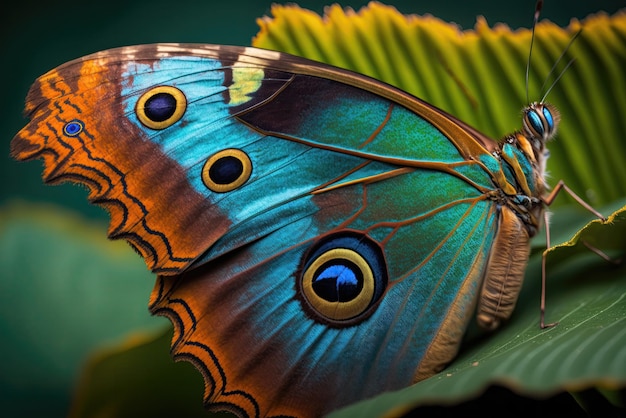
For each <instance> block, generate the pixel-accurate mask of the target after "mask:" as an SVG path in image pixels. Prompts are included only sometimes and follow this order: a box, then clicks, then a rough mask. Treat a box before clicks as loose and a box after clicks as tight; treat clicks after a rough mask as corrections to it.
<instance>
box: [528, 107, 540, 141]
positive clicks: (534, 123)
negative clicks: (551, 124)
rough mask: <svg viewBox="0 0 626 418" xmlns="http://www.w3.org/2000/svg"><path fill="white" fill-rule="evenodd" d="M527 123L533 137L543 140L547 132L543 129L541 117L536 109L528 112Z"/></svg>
mask: <svg viewBox="0 0 626 418" xmlns="http://www.w3.org/2000/svg"><path fill="white" fill-rule="evenodd" d="M526 121H527V126H528V127H529V128H530V132H531V133H532V136H533V137H535V138H543V136H544V131H545V130H544V128H543V123H542V121H541V117H539V114H538V113H537V111H536V110H535V109H529V110H528V111H527V112H526Z"/></svg>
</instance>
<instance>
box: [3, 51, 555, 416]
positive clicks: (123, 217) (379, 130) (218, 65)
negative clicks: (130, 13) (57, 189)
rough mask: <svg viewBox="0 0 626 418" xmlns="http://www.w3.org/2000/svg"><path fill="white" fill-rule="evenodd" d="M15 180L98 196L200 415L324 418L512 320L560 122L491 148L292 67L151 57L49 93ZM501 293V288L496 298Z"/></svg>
mask: <svg viewBox="0 0 626 418" xmlns="http://www.w3.org/2000/svg"><path fill="white" fill-rule="evenodd" d="M26 112H27V114H28V115H29V116H30V118H31V122H30V123H29V124H28V125H27V126H26V127H25V128H23V129H22V130H21V131H20V132H19V133H18V134H17V135H16V136H15V138H14V139H13V142H12V155H13V156H14V157H15V158H17V159H19V160H27V159H33V158H39V157H40V158H43V159H44V163H45V164H44V166H45V168H44V173H43V176H44V179H45V181H47V182H59V181H63V180H70V181H74V182H79V183H84V184H86V185H87V186H89V188H90V190H91V193H90V196H89V198H90V200H91V201H92V202H93V203H96V204H99V205H102V206H104V207H105V208H107V209H108V210H109V212H110V214H111V225H110V230H109V235H110V237H111V238H124V239H126V240H128V241H129V242H130V243H131V244H132V246H133V247H134V248H136V249H137V251H138V252H139V253H140V254H141V255H142V256H143V257H144V258H145V261H146V263H147V265H148V266H149V268H151V269H152V270H153V271H154V272H156V273H158V274H159V276H158V278H157V282H156V286H155V288H154V291H153V293H152V296H151V301H150V309H151V311H152V312H153V313H154V314H158V315H165V316H167V317H168V318H170V319H171V320H172V322H173V324H174V327H175V338H174V341H173V343H172V344H173V353H174V356H175V357H176V358H177V359H184V360H188V361H190V362H192V363H193V364H195V365H196V366H197V367H198V369H200V371H201V372H202V374H203V375H204V378H205V381H206V393H205V397H206V402H207V405H208V407H209V408H212V409H216V410H227V411H232V412H235V413H237V414H240V415H244V416H245V415H248V416H264V415H281V416H290V415H296V416H316V415H320V414H323V413H325V412H328V411H330V410H333V409H335V408H338V407H340V406H342V405H346V404H348V403H351V402H354V401H356V400H359V399H363V398H366V397H369V396H372V395H374V394H377V393H380V392H382V391H385V390H391V389H395V388H400V387H404V386H407V385H410V384H412V383H413V382H416V381H419V380H422V379H424V378H426V377H428V376H431V375H433V374H434V373H436V372H437V371H439V370H441V369H442V368H443V367H444V366H445V365H446V364H447V363H448V362H449V361H450V360H451V359H452V358H453V357H454V356H455V355H456V353H457V350H458V347H459V344H460V342H461V339H462V336H463V334H464V332H465V329H466V327H467V325H468V323H469V322H470V320H471V319H472V318H473V317H474V316H476V317H477V319H478V322H479V324H480V325H482V326H483V327H485V328H488V329H494V328H496V327H497V326H498V325H499V324H500V323H501V322H502V321H504V320H506V319H507V318H508V317H509V315H510V314H511V312H512V310H513V308H514V305H515V302H516V299H517V295H518V292H519V289H520V287H521V283H522V278H523V274H524V269H525V266H526V263H527V260H528V256H529V248H530V246H529V239H530V238H531V237H532V236H533V235H535V233H536V232H537V229H538V228H539V225H540V221H541V217H542V214H543V212H544V206H545V205H546V204H549V203H550V202H551V201H552V199H553V198H554V196H555V194H556V192H557V191H558V190H559V189H560V188H561V184H559V186H558V187H557V188H555V189H554V190H553V192H552V193H550V194H549V195H547V196H546V190H547V185H546V182H545V179H544V169H545V163H546V158H547V155H548V154H547V151H546V147H545V144H546V142H547V141H548V140H549V139H550V138H551V137H552V136H553V135H554V134H555V132H556V127H557V124H558V121H559V117H558V113H557V112H556V110H555V109H554V108H553V107H552V106H550V105H548V104H545V103H533V104H531V105H529V106H528V107H527V108H526V109H524V112H523V126H522V130H521V131H519V132H516V133H513V134H511V135H508V136H506V137H505V138H504V140H502V141H499V142H496V141H494V140H492V139H490V138H488V137H486V136H485V135H482V134H481V133H479V132H478V131H476V130H475V129H473V128H471V127H469V126H468V125H466V124H465V123H463V122H461V121H459V120H457V119H456V118H454V117H453V116H451V115H449V114H447V113H445V112H443V111H441V110H439V109H437V108H435V107H433V106H431V105H429V104H428V103H425V102H423V101H421V100H420V99H417V98H415V97H413V96H411V95H409V94H407V93H405V92H403V91H400V90H398V89H396V88H393V87H390V86H389V85H386V84H383V83H381V82H379V81H376V80H373V79H370V78H367V77H365V76H362V75H358V74H355V73H352V72H349V71H345V70H341V69H338V68H335V67H331V66H327V65H323V64H319V63H316V62H312V61H308V60H305V59H302V58H297V57H294V56H290V55H287V54H283V53H278V52H272V51H266V50H259V49H254V48H243V47H233V46H216V45H190V44H188V45H184V44H154V45H143V46H134V47H125V48H118V49H112V50H108V51H104V52H99V53H96V54H93V55H89V56H87V57H84V58H81V59H78V60H74V61H71V62H69V63H66V64H64V65H62V66H60V67H58V68H56V69H54V70H52V71H50V72H48V73H47V74H45V75H43V76H41V77H40V78H39V79H38V80H37V81H36V82H35V83H34V85H33V86H32V88H31V90H30V92H29V94H28V98H27V103H26ZM505 284H506V286H505Z"/></svg>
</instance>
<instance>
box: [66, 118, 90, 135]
mask: <svg viewBox="0 0 626 418" xmlns="http://www.w3.org/2000/svg"><path fill="white" fill-rule="evenodd" d="M83 129H85V124H84V123H83V122H82V121H80V120H78V119H74V120H72V121H69V122H68V123H66V124H65V126H64V127H63V133H64V134H65V135H67V136H76V135H78V134H80V133H81V132H82V131H83Z"/></svg>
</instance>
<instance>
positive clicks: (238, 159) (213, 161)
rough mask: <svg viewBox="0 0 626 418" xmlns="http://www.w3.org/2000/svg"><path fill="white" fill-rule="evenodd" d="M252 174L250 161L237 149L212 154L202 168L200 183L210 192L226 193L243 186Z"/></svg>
mask: <svg viewBox="0 0 626 418" xmlns="http://www.w3.org/2000/svg"><path fill="white" fill-rule="evenodd" d="M251 174H252V161H250V157H248V155H247V154H246V153H245V152H243V151H241V150H238V149H234V148H229V149H225V150H223V151H220V152H218V153H216V154H213V155H212V156H211V157H209V159H207V161H206V163H204V167H202V181H203V182H204V185H205V186H206V187H208V188H209V189H210V190H212V191H214V192H217V193H226V192H230V191H232V190H235V189H236V188H238V187H239V186H241V185H243V184H244V183H245V182H246V181H248V179H249V178H250V175H251Z"/></svg>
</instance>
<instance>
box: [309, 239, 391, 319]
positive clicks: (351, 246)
mask: <svg viewBox="0 0 626 418" xmlns="http://www.w3.org/2000/svg"><path fill="white" fill-rule="evenodd" d="M301 271H302V273H301V275H300V277H298V283H297V285H298V290H299V292H300V295H301V297H302V302H303V305H304V307H305V309H306V310H307V311H308V312H309V313H310V314H311V315H312V316H313V317H314V318H315V319H317V320H318V321H319V322H321V323H326V324H331V325H335V326H349V325H354V324H356V323H359V322H361V321H362V320H364V319H365V318H367V317H368V316H369V315H370V314H371V313H372V312H373V311H374V308H375V306H377V304H376V302H378V300H379V299H380V297H381V296H382V294H383V292H384V290H385V288H386V286H387V268H386V264H385V259H384V256H383V253H382V250H381V248H380V247H379V246H378V245H377V244H376V243H374V242H373V241H372V240H371V239H370V238H368V237H367V236H365V235H362V234H359V233H356V232H351V231H346V232H342V233H338V234H333V235H330V236H328V237H325V238H323V239H322V240H321V241H320V242H318V243H317V244H315V245H314V246H313V247H312V249H311V250H310V251H309V252H308V254H307V255H306V256H305V258H304V262H303V268H302V270H301Z"/></svg>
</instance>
